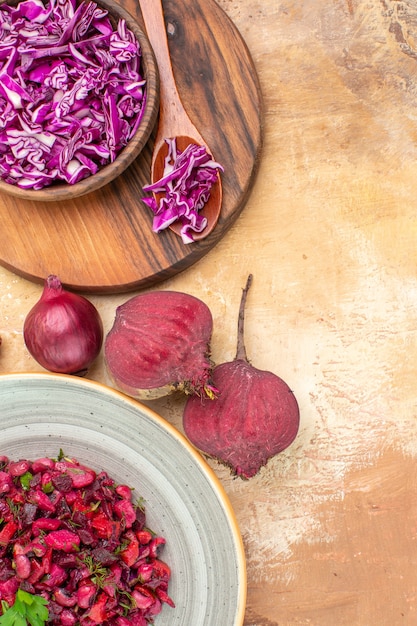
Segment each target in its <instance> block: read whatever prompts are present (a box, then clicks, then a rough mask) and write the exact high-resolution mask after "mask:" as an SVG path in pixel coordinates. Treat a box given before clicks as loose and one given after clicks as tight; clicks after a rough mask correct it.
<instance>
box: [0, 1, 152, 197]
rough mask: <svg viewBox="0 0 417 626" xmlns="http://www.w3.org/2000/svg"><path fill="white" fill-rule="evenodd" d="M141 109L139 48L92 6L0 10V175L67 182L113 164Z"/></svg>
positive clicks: (36, 182)
mask: <svg viewBox="0 0 417 626" xmlns="http://www.w3.org/2000/svg"><path fill="white" fill-rule="evenodd" d="M145 105H146V87H145V80H144V78H143V76H142V75H141V50H140V46H139V43H138V41H137V39H136V37H135V36H134V34H133V33H132V32H131V31H130V30H129V29H128V28H127V26H126V23H125V21H124V20H119V22H118V25H117V28H116V29H115V28H113V26H112V24H111V22H110V19H109V16H108V13H107V11H105V10H103V9H101V8H99V7H98V6H97V4H96V3H95V2H90V1H88V0H87V1H85V2H82V3H81V4H79V5H78V4H77V2H76V0H50V2H49V3H47V4H43V2H42V1H41V0H24V1H22V2H20V3H19V4H18V5H17V6H16V7H13V6H9V5H7V4H3V5H1V7H0V178H1V179H3V180H4V181H6V182H7V183H10V184H14V185H17V186H19V187H22V188H28V189H41V188H43V187H45V186H49V185H51V184H53V183H55V182H57V181H64V182H67V183H69V184H74V183H77V182H78V181H80V180H82V179H83V178H86V177H87V176H90V175H92V174H94V173H95V172H97V171H98V170H99V169H100V168H102V167H103V166H104V165H107V164H109V163H111V162H113V161H114V160H115V158H116V157H117V155H118V154H119V153H120V151H121V150H122V149H123V147H124V146H125V145H126V144H127V143H128V141H129V140H130V139H131V138H132V137H133V135H134V134H135V132H136V130H137V128H138V126H139V125H140V122H141V120H142V118H143V114H144V109H145Z"/></svg>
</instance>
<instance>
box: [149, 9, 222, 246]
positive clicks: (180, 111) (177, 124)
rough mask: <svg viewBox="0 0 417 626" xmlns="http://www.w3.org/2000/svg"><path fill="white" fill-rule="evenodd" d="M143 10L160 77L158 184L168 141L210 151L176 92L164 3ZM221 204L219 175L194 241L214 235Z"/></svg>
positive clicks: (154, 166)
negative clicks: (203, 222) (199, 230)
mask: <svg viewBox="0 0 417 626" xmlns="http://www.w3.org/2000/svg"><path fill="white" fill-rule="evenodd" d="M140 8H141V11H142V16H143V20H144V22H145V27H146V31H147V34H148V38H149V41H150V43H151V46H152V48H153V51H154V53H155V58H156V62H157V64H158V69H159V77H160V96H159V97H160V104H159V123H158V129H157V133H156V138H155V145H154V151H153V155H152V168H151V179H152V182H156V181H157V180H159V179H160V178H161V177H162V174H163V171H164V159H165V157H166V156H167V154H168V146H167V144H166V141H165V140H166V139H174V138H175V139H176V145H177V148H178V149H179V150H180V151H181V152H182V151H183V150H185V148H186V147H187V146H188V145H189V144H190V143H192V144H197V145H200V146H204V147H205V148H206V150H207V152H208V153H209V154H211V151H210V149H209V147H208V146H207V144H206V142H205V141H204V139H203V137H202V136H201V135H200V133H199V131H198V130H197V128H196V127H195V126H194V124H193V123H192V121H191V120H190V118H189V116H188V114H187V112H186V110H185V108H184V105H183V104H182V102H181V98H180V95H179V93H178V90H177V86H176V83H175V78H174V73H173V70H172V65H171V58H170V54H169V47H168V40H167V34H166V27H165V20H164V13H163V8H162V2H161V0H140ZM154 196H155V198H156V199H157V201H158V199H159V198H160V196H161V194H154ZM221 204H222V185H221V181H220V175H219V174H218V176H217V182H216V183H215V184H214V185H213V187H212V188H211V194H210V198H209V200H208V202H207V203H206V205H205V206H204V207H203V208H202V210H201V215H203V216H204V217H206V219H207V226H206V227H205V229H204V230H203V231H202V232H201V233H193V239H194V240H196V241H197V240H199V239H204V237H207V235H208V234H209V233H211V231H212V230H213V229H214V227H215V226H216V224H217V221H218V218H219V215H220V210H221ZM181 226H182V224H181V223H180V222H179V221H177V222H174V223H173V224H171V226H170V228H171V230H173V231H174V232H175V233H176V234H177V235H179V234H180V231H181Z"/></svg>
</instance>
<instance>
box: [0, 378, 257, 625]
mask: <svg viewBox="0 0 417 626" xmlns="http://www.w3.org/2000/svg"><path fill="white" fill-rule="evenodd" d="M60 449H62V450H63V451H64V452H65V454H68V455H69V456H74V457H76V458H77V459H78V460H79V461H80V462H81V463H87V464H90V465H91V467H93V468H94V469H97V470H100V469H104V470H106V471H107V472H108V473H109V475H111V476H112V477H113V478H114V479H115V480H116V481H117V482H119V483H127V484H129V485H130V486H133V487H134V488H135V491H136V493H137V495H138V496H139V495H141V496H143V498H144V499H145V501H146V517H147V524H148V525H149V526H150V527H151V528H152V529H153V530H154V531H155V532H157V533H158V534H160V535H162V536H163V537H165V539H166V541H167V543H166V545H165V546H164V548H163V552H162V553H161V558H163V560H165V561H166V562H167V563H168V564H169V565H170V567H171V568H172V578H171V582H170V586H169V594H170V596H171V597H172V598H173V600H174V602H175V604H176V608H175V609H172V608H171V607H169V606H164V608H163V610H162V612H161V613H160V614H159V615H158V616H157V617H156V620H155V626H168V624H169V626H180V625H182V626H241V625H242V624H243V619H244V611H245V602H246V568H245V557H244V550H243V546H242V540H241V536H240V533H239V529H238V526H237V523H236V519H235V516H234V513H233V510H232V507H231V505H230V503H229V501H228V498H227V496H226V494H225V492H224V490H223V488H222V486H221V484H220V482H219V480H218V479H217V478H216V476H215V474H214V473H213V472H212V470H211V469H210V467H209V466H208V465H207V463H206V462H205V461H204V460H203V458H202V457H201V456H200V455H199V453H197V452H196V451H195V450H194V448H193V447H192V446H191V445H190V444H189V443H188V441H187V440H186V438H185V437H183V436H182V434H181V433H179V432H178V431H177V429H175V428H174V427H172V426H171V425H170V424H169V423H167V422H166V421H165V420H163V419H162V418H161V417H159V416H158V415H157V414H156V413H154V412H153V411H151V410H150V409H148V408H147V407H146V406H143V405H142V404H139V403H138V402H136V401H134V400H132V399H130V398H128V397H126V396H124V395H123V394H120V393H118V392H117V391H114V390H113V389H110V388H108V387H106V386H104V385H101V384H99V383H95V382H93V381H90V380H86V379H80V378H75V377H71V376H65V375H59V374H58V375H57V374H42V373H41V374H5V375H1V376H0V454H6V455H7V456H9V458H11V459H21V458H29V459H34V458H36V457H38V456H52V457H54V456H56V455H57V454H58V452H59V450H60Z"/></svg>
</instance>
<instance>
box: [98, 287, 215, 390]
mask: <svg viewBox="0 0 417 626" xmlns="http://www.w3.org/2000/svg"><path fill="white" fill-rule="evenodd" d="M212 329H213V319H212V315H211V312H210V310H209V308H208V307H207V305H206V304H205V303H204V302H202V301H201V300H199V299H198V298H195V297H194V296H191V295H189V294H186V293H182V292H176V291H154V292H149V293H142V294H139V295H137V296H134V297H133V298H131V299H130V300H128V301H127V302H125V303H124V304H122V305H121V306H119V307H118V308H117V309H116V315H115V320H114V323H113V327H112V328H111V330H110V332H109V333H108V335H107V337H106V339H105V342H104V360H105V363H106V368H107V371H108V374H109V376H110V378H111V380H112V382H113V384H114V385H115V387H117V389H119V390H120V391H123V392H124V393H126V394H128V395H130V396H132V397H133V398H136V399H139V400H153V399H156V398H160V397H163V396H166V395H169V394H171V393H173V392H174V391H182V392H184V393H187V394H194V393H196V394H198V395H202V394H204V393H208V394H210V389H211V383H210V381H211V369H212V364H211V361H210V356H209V355H210V340H211V333H212Z"/></svg>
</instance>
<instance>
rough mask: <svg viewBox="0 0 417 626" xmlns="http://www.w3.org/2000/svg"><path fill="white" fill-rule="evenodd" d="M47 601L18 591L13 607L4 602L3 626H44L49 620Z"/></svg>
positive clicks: (1, 619)
mask: <svg viewBox="0 0 417 626" xmlns="http://www.w3.org/2000/svg"><path fill="white" fill-rule="evenodd" d="M47 604H48V603H47V601H46V600H45V598H42V597H41V596H35V595H33V594H32V593H28V592H27V591H23V589H18V590H17V593H16V599H15V601H14V604H13V605H12V606H8V605H7V603H6V602H2V609H3V615H2V616H1V617H0V625H1V626H27V624H30V625H31V626H44V624H45V623H46V620H47V619H48V609H47V608H46V605H47Z"/></svg>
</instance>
